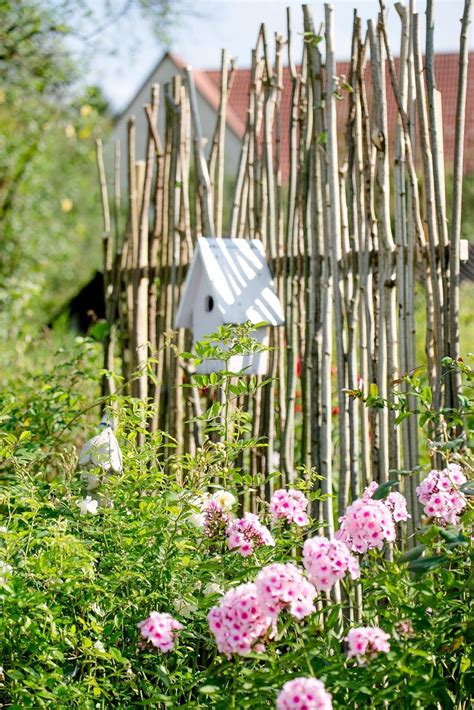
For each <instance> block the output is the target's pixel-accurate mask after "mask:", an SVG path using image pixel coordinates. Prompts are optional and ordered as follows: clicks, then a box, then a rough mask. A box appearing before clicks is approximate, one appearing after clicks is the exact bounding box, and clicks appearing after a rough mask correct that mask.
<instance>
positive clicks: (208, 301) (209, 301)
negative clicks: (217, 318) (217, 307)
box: [204, 296, 214, 313]
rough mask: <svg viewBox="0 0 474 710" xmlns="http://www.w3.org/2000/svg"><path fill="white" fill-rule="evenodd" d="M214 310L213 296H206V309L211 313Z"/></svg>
mask: <svg viewBox="0 0 474 710" xmlns="http://www.w3.org/2000/svg"><path fill="white" fill-rule="evenodd" d="M213 308H214V299H213V298H212V296H206V300H205V302H204V309H205V310H206V311H207V312H208V313H210V312H211V311H212V309H213Z"/></svg>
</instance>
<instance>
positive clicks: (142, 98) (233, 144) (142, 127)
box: [106, 57, 241, 195]
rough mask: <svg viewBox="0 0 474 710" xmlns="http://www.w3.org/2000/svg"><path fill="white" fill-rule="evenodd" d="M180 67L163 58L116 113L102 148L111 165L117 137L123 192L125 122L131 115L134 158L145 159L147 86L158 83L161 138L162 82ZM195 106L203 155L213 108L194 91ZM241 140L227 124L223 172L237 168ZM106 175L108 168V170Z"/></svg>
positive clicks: (231, 172)
mask: <svg viewBox="0 0 474 710" xmlns="http://www.w3.org/2000/svg"><path fill="white" fill-rule="evenodd" d="M180 73H181V70H180V69H179V67H177V66H176V64H174V62H173V61H171V59H170V58H169V57H165V58H164V59H163V61H162V62H161V63H160V65H159V66H158V67H157V69H156V71H155V72H154V74H153V75H152V76H151V77H150V79H149V80H148V82H147V83H146V84H145V85H144V86H143V87H142V88H141V90H140V91H139V93H138V94H137V96H136V97H135V99H134V100H133V102H132V103H131V104H130V106H129V107H128V109H127V110H126V113H124V114H123V115H122V116H120V117H119V118H118V120H117V122H116V124H115V126H114V130H113V133H112V137H111V139H110V140H109V142H108V145H107V147H106V151H107V161H108V163H109V166H110V165H111V164H112V156H113V151H114V147H113V146H114V143H115V140H116V139H117V138H118V139H119V140H120V146H121V187H122V191H123V194H124V195H125V194H126V192H125V191H126V189H127V172H128V163H127V134H128V128H127V122H128V119H129V117H130V116H133V115H134V116H135V119H136V124H135V125H136V135H137V149H136V151H137V160H145V157H146V142H147V136H148V124H147V119H146V116H145V112H144V110H143V107H144V105H145V104H147V103H149V102H150V97H151V89H152V86H153V84H160V111H159V116H158V130H159V133H160V136H161V138H162V140H163V137H164V116H165V108H164V100H165V99H164V94H165V84H167V83H168V82H171V80H172V78H173V77H174V76H176V74H180ZM197 96H198V107H199V113H200V116H201V125H202V132H203V136H204V137H205V138H207V139H208V141H207V144H206V146H205V150H206V154H207V155H209V151H210V147H211V141H212V136H213V133H214V128H215V124H216V117H217V114H216V111H215V110H214V108H213V107H212V106H210V104H209V103H208V102H207V101H206V99H205V98H204V97H203V96H202V95H201V94H200V93H199V92H198V94H197ZM240 149H241V141H240V139H239V138H238V137H237V136H236V135H235V133H234V132H233V131H232V130H231V129H230V128H228V127H227V130H226V144H225V152H226V160H225V166H226V174H227V175H229V176H233V175H236V173H237V167H238V162H239V157H240ZM109 174H112V173H110V170H109Z"/></svg>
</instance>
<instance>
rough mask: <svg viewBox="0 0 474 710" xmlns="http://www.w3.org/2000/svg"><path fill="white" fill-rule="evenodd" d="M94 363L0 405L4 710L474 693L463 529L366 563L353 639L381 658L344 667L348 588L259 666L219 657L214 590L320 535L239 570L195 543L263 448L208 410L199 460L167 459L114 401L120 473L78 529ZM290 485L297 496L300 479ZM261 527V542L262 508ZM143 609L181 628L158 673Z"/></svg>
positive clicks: (239, 382) (203, 379)
mask: <svg viewBox="0 0 474 710" xmlns="http://www.w3.org/2000/svg"><path fill="white" fill-rule="evenodd" d="M241 335H242V338H240V337H239V338H234V339H233V336H232V334H231V333H226V332H225V331H221V333H220V334H219V337H221V338H222V339H224V340H226V339H229V342H228V343H227V346H228V350H227V351H225V352H221V353H220V354H219V357H220V359H225V358H228V357H230V356H231V355H232V354H233V353H235V352H236V351H237V350H240V351H241V352H242V351H244V352H245V351H247V348H252V347H255V345H253V344H252V343H251V342H247V341H246V339H247V336H248V334H246V333H245V332H242V334H241ZM209 348H210V349H213V348H214V345H213V344H212V342H210V343H208V344H207V345H206V344H203V345H202V348H201V351H200V353H201V356H203V357H207V355H208V354H209V352H210V351H209ZM212 353H213V354H216V353H215V352H214V350H212ZM96 354H97V346H96V345H94V343H92V342H90V341H87V340H79V341H78V342H77V345H76V352H75V354H74V355H73V356H71V357H69V359H68V358H65V357H64V353H59V354H58V357H57V359H56V360H55V362H54V363H52V364H51V368H50V371H49V373H48V374H47V375H45V376H44V377H42V378H41V377H38V378H36V379H35V380H32V381H29V382H28V381H27V382H24V383H23V384H22V385H21V386H20V385H19V386H18V387H17V390H16V391H11V390H8V391H5V392H3V393H2V394H1V397H0V405H1V407H0V418H1V422H2V437H1V439H0V450H1V455H2V459H3V464H2V475H3V477H4V479H5V478H7V479H8V485H5V486H3V487H2V488H1V490H0V526H1V532H0V560H1V561H2V562H4V563H5V564H6V565H8V566H9V567H5V566H3V567H2V571H1V573H0V601H1V605H2V615H1V617H0V638H2V673H1V675H0V687H1V688H2V691H1V692H2V702H3V703H5V704H6V705H7V706H8V707H13V708H23V707H35V708H42V707H78V708H96V707H102V708H107V707H147V706H150V707H170V708H173V707H183V708H209V707H213V708H222V709H223V708H227V707H235V708H237V707H238V708H262V709H263V708H268V707H273V706H274V702H275V697H276V694H277V693H278V691H279V690H280V689H281V687H282V685H283V684H284V682H285V681H286V680H289V679H291V678H293V677H295V676H301V675H304V676H308V675H314V676H316V677H318V678H320V679H321V680H323V681H324V683H325V685H326V688H327V689H328V690H329V691H330V692H331V693H332V695H333V703H334V707H335V708H342V707H368V708H383V707H386V706H387V705H388V706H389V707H397V708H406V709H407V710H408V709H410V710H412V708H415V709H416V708H419V710H430V709H431V708H432V709H433V710H435V708H437V707H439V706H440V705H441V706H442V707H443V708H447V709H449V708H453V709H454V708H463V707H467V703H468V699H469V697H470V696H471V694H472V690H473V687H474V678H473V671H472V658H471V656H470V652H469V648H470V645H471V646H472V640H473V639H472V634H473V629H472V621H471V619H472V615H471V614H470V611H471V610H470V600H471V598H472V577H471V572H470V558H471V540H470V536H469V534H468V529H466V530H463V528H462V526H461V527H456V528H454V527H452V528H440V527H438V526H436V525H428V526H425V527H424V528H422V529H421V530H420V531H419V533H418V535H417V541H416V543H417V545H416V547H415V548H414V549H412V550H410V551H409V552H408V553H407V554H405V555H403V556H400V555H399V554H398V553H396V551H395V558H396V559H395V561H390V560H389V559H385V557H384V556H383V555H382V554H380V553H379V552H375V551H372V552H370V553H369V554H367V555H366V556H365V557H364V558H363V559H362V564H361V571H362V577H361V585H362V589H361V594H362V599H363V605H364V607H363V616H362V619H361V620H360V623H361V624H365V625H374V624H376V625H379V626H381V627H382V628H383V629H384V630H385V631H386V632H388V633H389V634H390V637H391V639H390V643H391V651H390V652H389V653H388V654H380V655H379V656H377V657H376V658H374V659H373V660H372V661H370V662H369V663H367V664H364V665H359V664H358V663H357V662H356V661H354V660H348V659H347V651H346V647H345V643H344V636H345V633H346V630H347V628H348V626H349V625H353V624H354V621H352V622H349V620H348V617H349V616H351V615H352V614H353V613H354V610H355V608H356V596H355V595H356V587H355V586H354V585H352V584H344V595H343V600H344V601H343V603H342V604H337V603H334V602H330V601H329V598H326V597H325V596H324V597H321V610H320V612H318V613H316V614H313V615H311V616H310V617H308V618H307V619H306V620H304V621H303V622H300V623H297V622H295V621H294V620H292V619H291V618H290V617H289V616H285V614H283V616H282V619H281V620H280V622H279V626H278V633H277V635H276V637H275V638H274V639H272V640H269V642H268V643H267V647H266V651H265V652H264V653H263V654H256V653H255V654H251V655H250V656H248V657H246V658H236V659H233V660H227V659H226V658H225V657H224V656H223V655H222V654H219V653H218V652H217V649H216V646H215V642H214V640H213V638H212V635H211V634H210V632H209V629H208V626H207V620H206V617H207V613H208V611H209V609H210V608H211V607H212V606H213V605H214V604H216V603H218V601H219V597H220V592H219V588H220V589H221V590H222V591H226V590H228V589H229V588H230V587H232V586H234V585H236V584H238V583H241V582H244V581H251V580H253V579H254V578H255V576H256V574H257V572H258V570H259V569H260V568H261V567H262V566H264V565H266V564H268V563H269V562H273V561H287V560H290V559H291V560H292V561H294V562H296V563H299V562H300V558H301V547H302V543H303V540H304V536H305V535H306V534H308V535H312V534H316V533H318V532H320V529H319V524H318V523H317V521H312V523H311V525H310V528H309V530H308V531H307V532H306V531H305V533H303V531H302V529H301V528H296V529H292V528H289V527H287V526H285V525H284V524H283V523H279V524H277V525H273V526H272V533H273V535H274V538H275V542H276V545H275V547H274V548H269V547H262V548H259V549H258V550H257V552H256V554H254V555H252V556H251V557H248V558H242V557H241V556H240V555H239V554H238V553H237V552H235V551H231V550H228V549H227V546H226V544H225V540H224V539H217V540H211V539H208V538H206V537H205V536H203V535H202V534H201V533H200V532H199V530H198V529H196V527H195V526H194V523H193V516H194V514H195V513H196V512H198V511H199V508H198V507H197V503H196V499H197V497H198V496H200V495H201V494H202V492H203V491H204V490H206V489H208V490H211V491H212V490H213V489H214V487H215V485H216V484H215V479H216V476H218V477H220V478H221V480H222V478H225V480H226V485H227V488H228V489H229V490H230V491H232V492H233V493H235V494H238V493H239V492H242V490H246V489H247V490H248V489H252V487H254V486H255V483H256V482H255V481H252V479H251V478H250V477H247V475H246V472H245V471H240V470H239V468H238V465H237V464H236V459H237V458H238V453H239V447H240V446H244V445H246V446H253V445H256V444H258V443H259V442H253V441H251V440H246V441H245V444H244V443H243V442H242V439H245V436H246V423H245V417H244V416H243V415H242V418H239V417H238V418H237V419H232V417H231V416H229V422H228V423H227V424H226V423H225V422H224V421H223V420H222V419H223V417H224V418H225V414H226V412H225V409H224V410H223V409H222V408H221V409H220V410H219V411H217V409H216V411H214V410H212V411H211V409H212V408H211V409H210V410H208V412H207V413H205V415H203V416H204V417H205V421H206V425H207V436H206V438H205V441H204V442H203V445H202V447H201V448H200V449H198V450H197V451H196V453H195V454H194V455H191V454H185V455H183V456H179V457H178V456H176V455H175V453H174V442H173V440H172V439H170V438H169V437H167V436H166V434H164V433H162V432H158V433H156V434H149V433H146V432H145V431H144V427H143V416H144V415H145V416H146V415H147V413H146V412H144V411H143V405H142V404H141V403H140V402H139V401H137V400H135V399H132V398H130V397H126V396H122V394H121V393H120V392H119V393H118V394H117V395H116V396H114V397H113V398H112V399H111V400H110V402H109V405H110V407H111V410H112V411H113V412H115V413H118V419H119V427H118V431H117V436H118V438H119V441H120V443H121V447H122V451H123V455H124V472H123V475H121V476H109V477H107V478H105V479H104V480H103V483H102V487H101V490H100V495H101V499H102V505H101V507H100V508H99V512H98V514H97V515H92V514H85V515H82V514H81V513H80V509H79V507H78V505H77V503H78V501H79V500H80V499H81V498H82V497H83V495H84V493H83V490H82V484H81V482H80V478H79V475H78V473H77V472H76V461H77V457H76V453H75V451H76V444H77V443H78V442H79V440H81V439H82V440H83V439H84V437H85V436H86V432H90V431H91V429H92V421H93V420H92V419H91V418H90V412H91V410H90V404H89V402H90V401H91V400H90V399H89V400H87V399H86V397H85V394H84V383H83V381H84V379H85V380H87V381H90V383H91V384H93V383H94V382H96V383H97V381H98V379H99V378H100V374H101V373H100V370H97V362H96ZM463 367H464V366H463ZM94 370H95V371H96V375H94ZM230 379H231V378H230V375H228V374H226V372H225V371H223V372H222V373H216V374H214V375H209V376H196V381H195V383H194V385H193V386H196V387H201V386H214V385H216V384H219V385H220V386H223V387H224V388H225V387H227V386H228V381H230ZM250 382H252V380H250ZM234 383H235V385H234ZM232 384H233V385H234V386H235V388H236V389H235V390H234V391H232V390H231V389H230V386H228V389H227V392H228V393H229V395H230V396H236V395H237V394H239V393H240V392H241V388H243V387H249V386H250V387H251V386H252V385H249V380H248V379H244V378H242V377H241V376H240V375H239V374H237V375H233V376H232ZM420 396H421V395H420ZM424 401H425V402H426V403H428V402H429V397H428V396H424ZM93 404H96V405H100V404H101V401H100V400H97V401H96V402H95V403H93ZM222 406H224V403H223V404H222ZM139 433H142V434H144V442H142V441H141V440H140V438H139V436H138V434H139ZM389 483H390V485H388V484H387V486H386V487H385V489H382V491H381V493H380V494H381V495H384V494H387V493H388V492H389V488H390V487H391V485H392V483H393V482H392V481H390V482H389ZM298 485H299V486H301V487H302V488H303V490H306V492H308V493H310V491H308V487H309V486H310V485H311V482H310V481H305V477H302V479H301V480H300V481H299V484H298ZM261 514H262V519H263V521H264V522H265V523H266V524H268V525H270V524H271V523H270V520H269V514H268V509H267V507H266V505H265V504H263V503H262V505H261ZM470 515H471V513H470V512H468V513H466V514H465V516H464V518H465V524H466V526H468V525H469V517H470ZM209 585H212V587H210V586H209ZM154 609H156V610H158V611H168V612H169V613H171V614H172V615H173V616H175V617H176V618H177V619H179V620H180V621H181V623H182V624H183V625H184V629H183V631H182V632H181V634H180V636H179V640H178V644H177V647H176V649H175V650H174V651H173V652H171V653H169V654H167V655H164V654H161V653H160V652H159V651H157V650H156V649H154V648H153V647H151V646H150V645H148V644H147V643H145V642H144V641H143V640H142V639H141V638H140V635H139V631H138V629H137V624H138V623H139V622H140V621H141V620H142V619H144V618H145V617H146V616H148V614H149V613H150V612H151V611H152V610H154ZM344 618H345V619H346V621H344Z"/></svg>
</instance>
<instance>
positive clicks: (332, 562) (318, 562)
mask: <svg viewBox="0 0 474 710" xmlns="http://www.w3.org/2000/svg"><path fill="white" fill-rule="evenodd" d="M303 565H304V568H305V570H306V572H307V573H308V577H309V578H310V580H311V582H312V583H313V584H314V586H315V587H316V589H317V590H318V591H324V592H328V591H329V590H330V589H331V588H332V587H333V586H334V585H335V584H336V582H338V581H339V580H340V579H342V578H343V577H344V576H345V575H346V574H347V572H349V574H350V576H351V577H352V579H357V578H358V577H360V570H359V562H358V560H357V558H356V557H354V555H351V553H350V552H349V550H348V548H347V546H346V545H345V544H344V543H343V542H341V541H340V540H328V539H327V538H325V537H320V536H317V537H312V538H308V540H306V541H305V543H304V545H303Z"/></svg>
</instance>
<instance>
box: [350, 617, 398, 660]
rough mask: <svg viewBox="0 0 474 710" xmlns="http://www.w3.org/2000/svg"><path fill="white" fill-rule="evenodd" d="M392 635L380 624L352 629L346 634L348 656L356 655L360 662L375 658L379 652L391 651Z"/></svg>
mask: <svg viewBox="0 0 474 710" xmlns="http://www.w3.org/2000/svg"><path fill="white" fill-rule="evenodd" d="M389 639H390V636H389V634H386V633H385V631H382V629H380V628H379V627H378V626H359V627H357V628H354V629H350V631H349V633H348V634H347V636H346V641H347V643H348V644H349V652H348V654H347V657H348V658H352V657H353V656H356V658H357V660H358V662H359V663H360V664H362V663H365V662H366V661H368V660H371V659H372V658H374V657H375V656H376V655H377V654H378V653H388V652H389V651H390V644H389Z"/></svg>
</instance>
